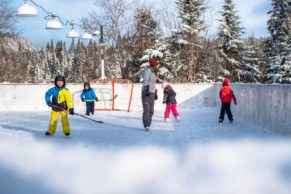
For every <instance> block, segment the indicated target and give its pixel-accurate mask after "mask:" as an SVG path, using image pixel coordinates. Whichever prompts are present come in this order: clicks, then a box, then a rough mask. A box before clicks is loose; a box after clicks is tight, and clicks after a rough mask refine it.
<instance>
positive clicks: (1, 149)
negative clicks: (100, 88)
mask: <svg viewBox="0 0 291 194" xmlns="http://www.w3.org/2000/svg"><path fill="white" fill-rule="evenodd" d="M49 114H50V113H49V112H44V111H43V112H0V193H1V194H2V193H3V194H10V193H11V194H34V193H38V194H40V193H41V194H54V193H57V194H58V193H61V194H193V193H197V194H212V193H213V194H218V193H219V194H234V193H235V194H246V193H247V194H289V193H290V190H291V149H290V147H291V142H290V138H287V137H283V136H281V135H278V134H275V133H273V132H272V131H271V130H268V129H263V128H261V127H260V126H256V125H253V124H251V123H249V122H247V121H245V120H242V119H240V118H235V123H234V124H233V125H230V124H229V123H228V122H225V123H224V124H222V125H221V124H218V123H217V116H218V112H217V109H211V108H202V109H200V110H192V111H182V121H181V122H179V123H176V122H174V121H172V122H170V123H164V122H163V113H162V112H156V113H155V116H154V121H153V126H152V131H150V132H145V131H144V130H143V129H142V125H141V112H131V113H126V112H106V113H104V112H103V113H101V112H98V113H96V115H95V116H94V118H95V119H98V120H103V121H104V122H105V123H104V124H96V123H93V122H91V121H88V120H85V119H83V118H81V117H78V116H70V120H71V127H72V136H71V137H70V138H67V137H65V136H64V135H63V134H62V132H61V130H60V126H59V127H58V132H57V133H56V134H55V136H53V137H45V136H44V132H45V131H46V129H47V125H48V122H49V117H50V115H49ZM59 124H60V123H59Z"/></svg>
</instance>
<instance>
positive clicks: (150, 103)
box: [141, 91, 155, 128]
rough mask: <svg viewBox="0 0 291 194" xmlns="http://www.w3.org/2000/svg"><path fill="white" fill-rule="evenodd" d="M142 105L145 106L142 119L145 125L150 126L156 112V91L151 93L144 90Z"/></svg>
mask: <svg viewBox="0 0 291 194" xmlns="http://www.w3.org/2000/svg"><path fill="white" fill-rule="evenodd" d="M141 99H142V106H143V115H142V121H143V125H144V127H145V128H146V127H150V126H151V124H152V117H153V114H154V106H155V93H150V94H149V95H148V94H147V93H146V92H144V91H143V92H142V96H141Z"/></svg>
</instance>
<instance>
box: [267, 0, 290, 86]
mask: <svg viewBox="0 0 291 194" xmlns="http://www.w3.org/2000/svg"><path fill="white" fill-rule="evenodd" d="M287 3H288V2H287V0H272V7H273V8H272V10H271V11H270V12H269V14H270V15H271V17H270V19H269V21H268V30H269V32H270V35H271V37H270V40H269V42H268V43H269V45H270V46H271V47H270V48H272V49H269V50H266V55H268V56H269V60H268V62H269V64H268V72H267V73H268V75H267V78H268V82H269V83H291V27H290V21H289V20H290V19H289V17H288V4H287Z"/></svg>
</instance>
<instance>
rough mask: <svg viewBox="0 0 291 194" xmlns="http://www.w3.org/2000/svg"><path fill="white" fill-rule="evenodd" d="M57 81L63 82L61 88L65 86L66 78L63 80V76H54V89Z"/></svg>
mask: <svg viewBox="0 0 291 194" xmlns="http://www.w3.org/2000/svg"><path fill="white" fill-rule="evenodd" d="M57 81H63V82H64V85H63V87H65V86H66V78H65V77H64V76H62V75H58V76H56V78H55V86H56V87H58V86H57Z"/></svg>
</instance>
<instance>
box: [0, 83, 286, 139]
mask: <svg viewBox="0 0 291 194" xmlns="http://www.w3.org/2000/svg"><path fill="white" fill-rule="evenodd" d="M220 85H221V84H219V83H218V84H173V87H174V89H175V91H176V92H177V100H178V103H179V108H180V109H184V110H195V109H201V108H203V107H210V108H216V109H217V114H218V112H219V106H220V101H219V97H218V93H219V88H220ZM51 86H52V85H51V84H37V85H20V84H18V85H13V84H1V85H0V91H1V95H0V111H45V110H49V108H48V107H47V106H46V104H45V102H44V93H45V91H46V90H47V89H49V88H50V87H51ZM94 87H95V88H98V87H99V86H98V85H94ZM102 87H103V86H102ZM232 87H233V89H234V91H235V94H236V95H237V98H238V102H239V104H238V106H235V107H234V106H233V111H234V114H235V116H240V117H243V118H245V119H247V120H250V121H251V122H253V123H256V124H259V125H261V126H263V127H265V128H269V129H272V130H274V131H276V132H279V133H282V134H285V135H291V114H290V112H291V85H253V84H232ZM68 88H69V89H70V90H71V92H72V93H73V94H74V104H75V107H76V109H77V110H80V109H84V104H83V103H81V102H80V100H79V93H80V92H81V90H82V88H83V86H82V84H69V85H68ZM157 88H158V96H159V99H158V101H156V106H155V109H156V110H164V108H165V105H163V104H162V97H163V91H162V89H161V86H160V85H158V86H157ZM140 91H141V84H135V85H134V91H133V99H132V105H131V110H133V111H141V110H142V104H141V99H140V95H141V92H140ZM116 94H118V97H117V98H116V103H115V104H116V107H117V108H122V109H127V105H128V102H129V99H128V98H129V88H124V87H121V86H120V88H119V89H116ZM97 95H99V96H101V98H110V94H108V95H103V96H102V95H101V94H100V93H99V94H98V92H97ZM97 106H101V107H102V106H107V108H108V106H109V107H110V106H111V103H110V102H108V101H107V102H99V103H97Z"/></svg>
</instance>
